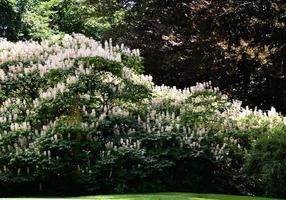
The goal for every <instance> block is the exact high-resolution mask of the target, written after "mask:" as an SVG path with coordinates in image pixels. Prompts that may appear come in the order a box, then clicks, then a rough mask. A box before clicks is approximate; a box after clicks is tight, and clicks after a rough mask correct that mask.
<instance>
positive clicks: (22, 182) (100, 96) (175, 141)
mask: <svg viewBox="0 0 286 200" xmlns="http://www.w3.org/2000/svg"><path fill="white" fill-rule="evenodd" d="M142 71H143V67H142V59H141V58H140V55H139V52H138V50H130V49H128V48H126V47H124V45H121V46H113V45H112V41H109V42H106V43H105V44H104V45H101V44H100V43H98V42H96V41H94V40H92V39H90V38H86V37H84V36H83V35H73V36H69V35H66V36H64V37H63V38H57V37H54V38H52V39H50V40H47V41H43V42H41V43H36V42H17V43H11V42H8V41H6V40H2V41H1V42H0V83H1V90H0V100H1V106H0V131H1V132H0V188H1V190H0V195H1V196H14V195H78V194H95V193H112V192H118V193H123V192H151V191H188V192H222V193H234V194H267V195H277V196H283V195H285V191H283V190H279V189H278V188H277V187H273V188H272V187H271V186H272V185H271V182H275V181H274V180H276V179H278V180H279V181H280V183H284V182H283V178H284V177H285V173H284V170H283V169H285V162H284V161H285V158H284V157H285V155H284V154H283V151H282V150H283V149H282V147H281V148H280V145H284V146H285V140H282V138H283V137H284V138H285V131H283V130H285V118H283V116H281V115H280V114H278V113H277V112H276V111H275V109H274V108H273V109H272V110H270V111H268V112H266V113H265V112H262V111H259V110H250V109H248V108H242V107H241V103H240V102H238V101H231V100H229V99H228V98H227V96H226V95H223V94H222V93H221V92H220V91H219V90H218V88H213V87H212V86H211V83H198V84H197V85H195V86H193V87H190V88H186V89H184V90H180V89H176V88H175V87H173V88H170V87H166V86H156V85H154V84H153V82H152V77H151V76H146V75H142ZM279 127H280V129H279V130H280V131H279V134H277V136H276V135H275V130H278V128H279ZM281 127H282V128H281ZM283 127H284V128H283ZM276 137H277V138H276ZM278 137H281V140H280V139H279V138H278ZM264 144H265V146H264ZM268 145H269V148H268ZM272 146H273V147H272ZM272 149H273V150H275V152H272V153H273V155H272V154H269V155H268V150H272ZM265 155H268V156H269V161H271V164H270V165H266V164H264V163H265V162H264V158H265ZM283 156H284V157H283ZM283 159H284V160H283ZM272 161H273V162H272ZM283 162H284V163H283ZM255 165H258V167H256V166H255ZM272 167H273V170H272V172H269V173H268V174H265V172H268V171H267V170H268V169H270V168H271V169H272ZM283 167H284V168H283ZM253 169H254V170H253ZM256 178H257V179H256ZM255 179H256V180H255ZM277 184H278V182H277ZM262 185H263V186H265V187H261V186H262ZM280 191H281V193H280ZM283 192H284V193H283Z"/></svg>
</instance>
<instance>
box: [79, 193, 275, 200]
mask: <svg viewBox="0 0 286 200" xmlns="http://www.w3.org/2000/svg"><path fill="white" fill-rule="evenodd" d="M79 198H80V199H95V200H274V199H271V198H262V197H246V196H231V195H216V194H188V193H162V194H142V195H106V196H89V197H79Z"/></svg>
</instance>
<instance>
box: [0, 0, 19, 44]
mask: <svg viewBox="0 0 286 200" xmlns="http://www.w3.org/2000/svg"><path fill="white" fill-rule="evenodd" d="M20 20H21V18H20V15H19V14H18V13H17V12H16V10H15V9H14V5H13V3H12V2H11V1H9V0H1V1H0V37H5V38H7V39H9V40H17V39H18V36H19V35H18V34H19V29H20V25H21V24H20Z"/></svg>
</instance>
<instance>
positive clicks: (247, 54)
mask: <svg viewBox="0 0 286 200" xmlns="http://www.w3.org/2000/svg"><path fill="white" fill-rule="evenodd" d="M122 27H123V28H124V26H122ZM122 27H120V28H118V30H120V29H122ZM126 27H127V28H126V30H128V31H126V32H125V33H124V34H123V35H122V36H121V37H120V40H119V41H121V42H124V43H127V44H128V45H129V46H132V47H133V48H134V47H135V48H140V49H141V50H142V52H143V56H144V58H145V62H146V63H145V64H146V72H147V73H151V74H152V75H153V76H154V77H155V82H156V83H158V84H167V85H177V86H179V87H185V86H190V85H193V84H194V83H195V82H201V81H208V80H211V81H212V82H213V84H214V85H216V86H219V87H220V88H221V89H222V90H224V91H225V92H226V93H229V94H230V95H231V96H232V97H234V98H238V99H240V100H243V101H244V102H245V104H248V105H250V106H252V107H255V106H257V107H258V108H262V109H269V108H270V106H272V105H273V106H275V107H276V108H278V109H279V111H282V112H283V113H286V102H285V99H286V79H285V76H286V74H285V73H286V72H285V70H286V69H285V54H286V49H285V48H286V47H285V45H286V41H285V39H286V37H285V35H286V3H285V2H284V1H282V0H249V1H245V0H243V1H242V0H239V1H232V0H224V1H221V0H199V1H191V0H183V1H176V0H147V1H139V0H138V1H136V0H135V1H132V8H131V9H129V11H128V15H127V17H126ZM120 32H124V31H114V34H115V35H116V34H117V33H120ZM115 38H116V37H115Z"/></svg>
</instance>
